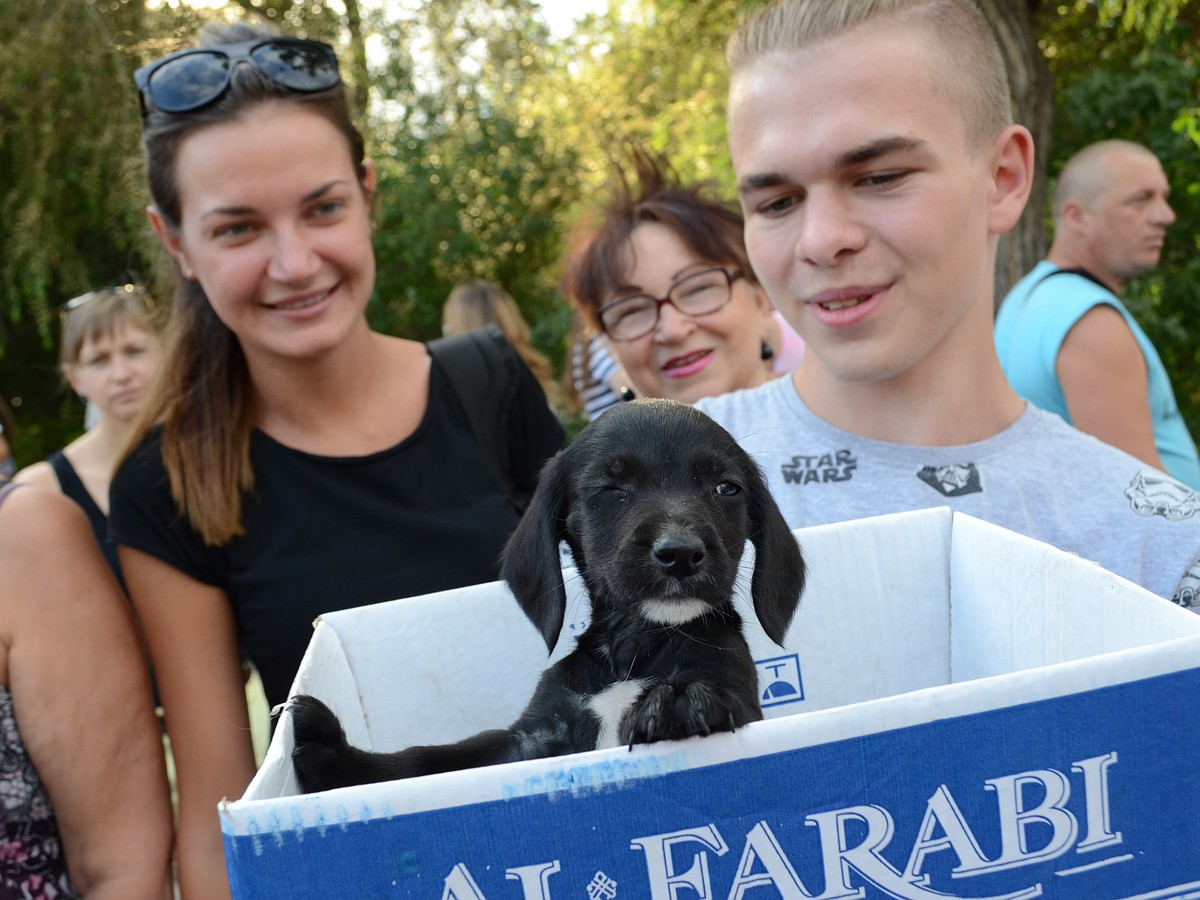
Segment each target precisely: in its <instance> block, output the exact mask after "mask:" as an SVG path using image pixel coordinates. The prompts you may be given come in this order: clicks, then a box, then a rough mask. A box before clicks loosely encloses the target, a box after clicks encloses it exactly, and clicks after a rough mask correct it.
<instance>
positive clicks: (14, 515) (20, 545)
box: [0, 484, 93, 554]
mask: <svg viewBox="0 0 1200 900" xmlns="http://www.w3.org/2000/svg"><path fill="white" fill-rule="evenodd" d="M17 519H19V520H20V527H5V528H0V553H3V552H5V551H7V552H13V553H16V554H22V553H24V552H25V550H26V549H28V550H29V551H31V552H33V553H40V552H41V551H42V549H44V547H45V546H46V545H47V544H52V545H53V544H63V543H64V542H66V541H69V540H71V539H73V538H76V537H78V538H79V539H80V540H85V541H91V540H92V539H93V538H92V532H91V526H89V525H88V522H87V518H86V517H85V516H84V514H83V510H82V509H80V508H79V504H77V503H76V502H75V501H74V500H72V499H70V498H69V497H66V496H64V495H63V494H62V493H60V492H59V491H57V490H46V489H45V488H41V487H37V486H35V485H32V484H24V485H21V484H18V485H14V486H13V487H11V488H9V489H8V494H7V496H6V497H5V498H4V502H3V503H0V520H4V521H6V522H9V523H11V522H13V521H15V520H17Z"/></svg>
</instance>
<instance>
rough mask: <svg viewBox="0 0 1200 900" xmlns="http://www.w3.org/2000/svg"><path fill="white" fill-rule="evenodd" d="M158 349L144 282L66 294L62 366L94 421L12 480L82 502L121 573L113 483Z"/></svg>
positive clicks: (155, 323) (112, 563)
mask: <svg viewBox="0 0 1200 900" xmlns="http://www.w3.org/2000/svg"><path fill="white" fill-rule="evenodd" d="M161 351H162V339H161V334H160V327H159V319H158V315H157V311H156V310H155V307H154V303H153V301H152V300H151V299H150V296H149V295H148V294H147V293H146V291H145V290H144V289H143V288H141V287H139V286H137V285H133V284H126V285H122V286H120V287H111V288H102V289H100V290H97V291H90V292H89V293H86V294H82V295H81V296H78V297H76V298H74V299H73V300H69V301H67V303H66V304H64V306H63V309H62V338H61V344H60V347H59V365H60V366H61V368H62V373H63V377H64V378H66V380H67V383H68V384H69V385H70V386H71V388H72V389H73V390H74V391H75V393H76V394H78V395H79V397H80V399H81V400H84V401H86V402H87V403H89V404H90V406H91V409H92V410H94V411H95V424H93V425H92V427H91V428H89V429H88V430H87V431H85V432H84V433H83V434H82V435H80V436H79V437H77V438H76V439H75V440H73V441H72V442H71V443H69V444H68V445H67V446H66V447H64V448H63V449H62V450H58V451H56V452H54V453H53V454H51V456H50V457H49V458H48V459H47V460H45V461H43V462H39V463H34V464H33V465H31V466H29V467H27V468H24V469H22V470H21V471H20V472H19V473H17V477H16V479H15V480H16V481H19V482H27V483H29V484H35V485H38V486H40V487H43V488H46V489H47V490H52V491H59V492H61V493H63V494H66V495H67V496H68V497H70V498H71V499H72V500H74V501H75V502H76V503H78V504H79V505H80V506H81V507H83V511H84V512H86V513H87V516H88V520H89V521H90V522H91V525H92V532H93V533H94V534H95V535H96V541H97V543H99V545H100V549H101V550H102V551H103V552H104V557H105V559H107V560H108V564H109V567H110V568H111V569H112V570H113V573H114V574H115V575H116V576H117V578H118V580H120V578H121V568H120V565H119V563H118V561H117V550H116V547H115V546H113V544H112V543H111V542H110V541H109V540H108V487H109V483H110V482H111V481H112V476H113V472H114V471H115V470H116V468H117V461H118V460H119V458H120V457H121V454H122V452H123V451H124V449H125V447H126V446H127V445H128V443H129V438H130V436H131V434H132V429H133V424H134V421H135V420H136V418H137V416H138V414H139V413H140V412H141V409H142V405H143V404H144V403H145V401H146V397H147V396H148V395H149V392H150V386H151V384H152V383H153V380H154V374H155V371H156V370H157V368H158V363H159V359H160V358H161Z"/></svg>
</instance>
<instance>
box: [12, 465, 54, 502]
mask: <svg viewBox="0 0 1200 900" xmlns="http://www.w3.org/2000/svg"><path fill="white" fill-rule="evenodd" d="M13 481H15V482H17V483H18V484H28V485H32V486H33V487H39V488H44V489H45V490H48V491H54V492H55V493H58V494H61V493H62V485H60V484H59V483H58V476H57V475H55V474H54V468H53V467H52V466H51V465H50V463H48V462H46V461H45V460H43V461H42V462H35V463H34V464H33V465H30V466H26V467H25V468H23V469H22V470H21V471H20V472H18V473H17V474H16V475H14V476H13Z"/></svg>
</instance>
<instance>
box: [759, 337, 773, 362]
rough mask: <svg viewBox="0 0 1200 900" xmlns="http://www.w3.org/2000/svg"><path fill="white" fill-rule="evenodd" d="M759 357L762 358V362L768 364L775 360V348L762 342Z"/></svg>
mask: <svg viewBox="0 0 1200 900" xmlns="http://www.w3.org/2000/svg"><path fill="white" fill-rule="evenodd" d="M759 355H760V356H761V357H762V360H763V362H769V361H770V360H772V359H774V358H775V348H774V347H772V346H771V345H770V344H768V343H767V342H766V341H763V342H762V350H761V351H759Z"/></svg>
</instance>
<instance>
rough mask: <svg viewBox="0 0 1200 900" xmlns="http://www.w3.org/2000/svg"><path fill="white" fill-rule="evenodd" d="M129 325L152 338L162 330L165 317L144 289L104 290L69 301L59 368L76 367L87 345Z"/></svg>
mask: <svg viewBox="0 0 1200 900" xmlns="http://www.w3.org/2000/svg"><path fill="white" fill-rule="evenodd" d="M125 325H133V326H135V327H137V328H140V329H141V330H142V331H145V332H146V333H147V334H152V335H158V334H159V333H160V332H161V330H162V314H161V313H160V311H159V310H158V308H157V307H156V306H155V304H154V301H153V299H152V298H151V297H150V295H149V294H148V293H147V292H146V289H145V288H143V287H141V286H140V285H136V284H125V285H121V286H119V287H107V288H100V289H99V290H95V291H89V292H88V293H86V294H80V295H79V296H78V297H75V298H73V299H71V300H68V301H67V302H66V303H64V304H63V307H62V340H61V342H60V345H59V351H58V361H59V364H60V365H64V366H70V365H74V364H75V363H77V362H79V354H80V352H82V350H83V345H84V343H85V342H86V341H89V340H91V341H95V340H96V339H98V338H102V337H112V335H113V334H115V333H116V331H117V329H118V328H120V327H122V326H125Z"/></svg>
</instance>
